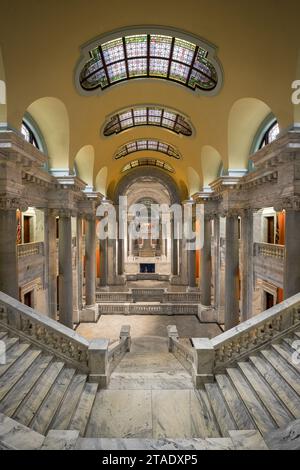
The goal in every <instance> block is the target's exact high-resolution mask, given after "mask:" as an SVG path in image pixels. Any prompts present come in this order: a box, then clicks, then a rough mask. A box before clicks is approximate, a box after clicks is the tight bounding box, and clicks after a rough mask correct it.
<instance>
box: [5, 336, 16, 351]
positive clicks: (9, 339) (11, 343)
mask: <svg viewBox="0 0 300 470" xmlns="http://www.w3.org/2000/svg"><path fill="white" fill-rule="evenodd" d="M1 341H3V342H4V343H5V349H6V352H7V351H8V350H9V349H10V348H12V347H13V346H14V345H15V344H18V343H19V338H16V337H11V336H6V337H5V338H2V340H1Z"/></svg>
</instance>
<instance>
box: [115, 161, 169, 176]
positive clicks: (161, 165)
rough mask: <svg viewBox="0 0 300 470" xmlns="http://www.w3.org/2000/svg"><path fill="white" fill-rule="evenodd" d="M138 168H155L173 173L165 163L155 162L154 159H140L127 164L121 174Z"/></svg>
mask: <svg viewBox="0 0 300 470" xmlns="http://www.w3.org/2000/svg"><path fill="white" fill-rule="evenodd" d="M138 166H157V167H159V168H162V169H163V170H166V171H169V172H170V173H174V168H173V167H172V166H171V165H169V164H168V163H166V162H163V161H162V160H156V159H155V158H142V159H140V160H133V161H132V162H130V163H127V164H126V165H125V166H124V167H123V168H122V170H121V172H122V173H124V172H125V171H128V170H132V169H133V168H136V167H138Z"/></svg>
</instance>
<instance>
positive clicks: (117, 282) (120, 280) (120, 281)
mask: <svg viewBox="0 0 300 470" xmlns="http://www.w3.org/2000/svg"><path fill="white" fill-rule="evenodd" d="M125 284H126V278H125V276H124V274H122V275H118V276H115V277H114V278H113V279H112V280H110V281H109V282H108V285H109V286H124V285H125Z"/></svg>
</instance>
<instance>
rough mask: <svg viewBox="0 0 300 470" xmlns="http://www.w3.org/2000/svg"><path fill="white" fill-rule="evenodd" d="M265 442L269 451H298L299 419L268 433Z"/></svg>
mask: <svg viewBox="0 0 300 470" xmlns="http://www.w3.org/2000/svg"><path fill="white" fill-rule="evenodd" d="M265 440H266V443H267V446H268V448H269V449H271V450H300V419H297V420H295V421H293V422H292V423H290V424H289V425H288V426H287V427H285V428H282V429H276V431H273V432H271V433H269V434H268V435H267V436H266V438H265Z"/></svg>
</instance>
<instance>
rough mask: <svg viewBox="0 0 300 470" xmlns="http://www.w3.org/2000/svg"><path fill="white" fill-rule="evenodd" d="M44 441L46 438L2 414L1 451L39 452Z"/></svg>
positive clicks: (0, 414)
mask: <svg viewBox="0 0 300 470" xmlns="http://www.w3.org/2000/svg"><path fill="white" fill-rule="evenodd" d="M44 439H45V436H42V435H41V434H39V433H37V432H35V431H32V429H29V428H27V427H25V426H23V425H22V424H20V423H17V422H16V421H15V420H14V419H11V418H9V417H8V416H5V415H4V414H2V413H0V450H1V449H17V450H38V449H40V448H41V446H42V444H43V442H44ZM3 460H4V459H3Z"/></svg>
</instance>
